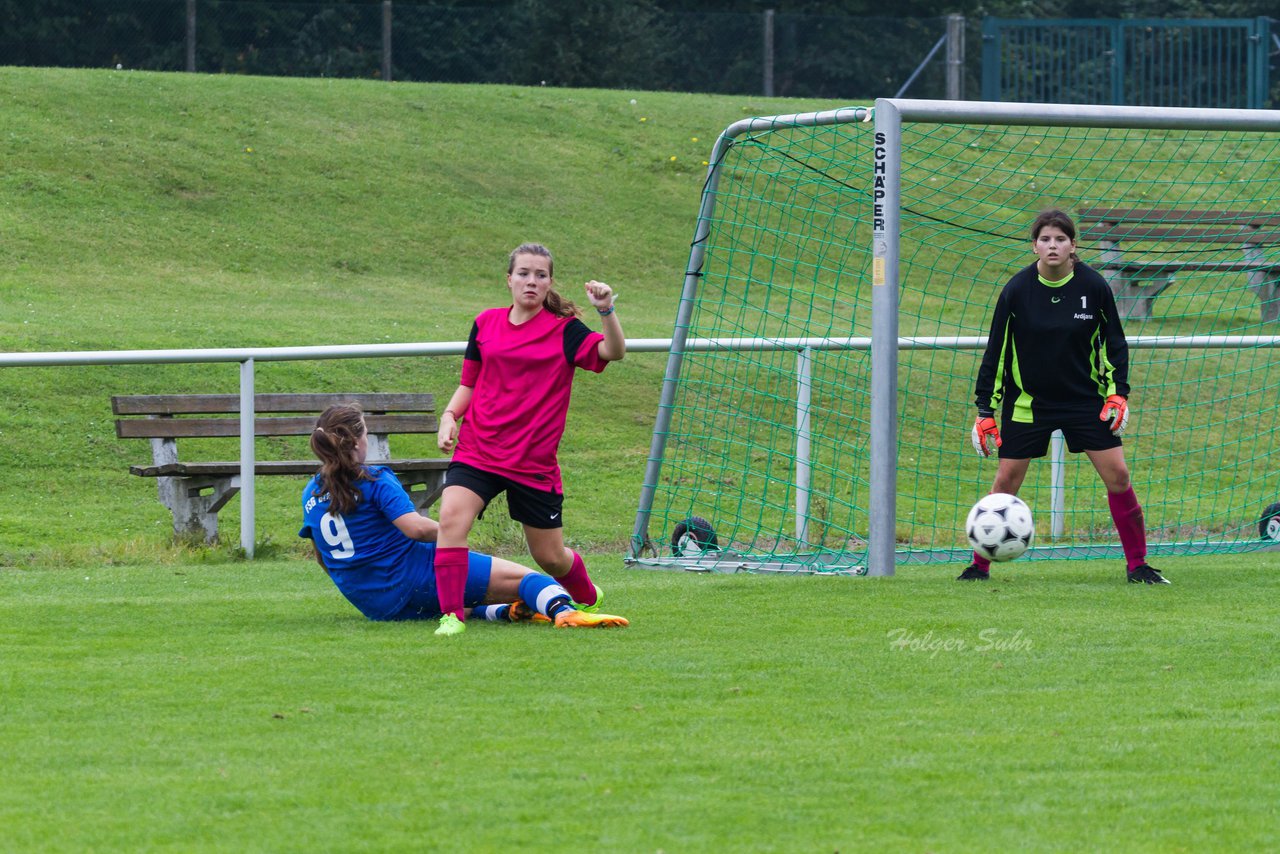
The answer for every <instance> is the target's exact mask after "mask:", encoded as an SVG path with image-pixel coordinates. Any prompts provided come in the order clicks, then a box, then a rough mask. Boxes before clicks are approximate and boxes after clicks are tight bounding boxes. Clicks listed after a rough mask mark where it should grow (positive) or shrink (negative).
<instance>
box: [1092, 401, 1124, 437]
mask: <svg viewBox="0 0 1280 854" xmlns="http://www.w3.org/2000/svg"><path fill="white" fill-rule="evenodd" d="M1098 420H1099V421H1110V422H1111V435H1112V436H1123V435H1124V428H1125V427H1128V426H1129V402H1128V401H1127V400H1125V399H1124V398H1123V397H1121V396H1120V395H1118V394H1113V395H1110V396H1108V397H1107V402H1106V403H1104V404H1102V412H1100V413H1099V414H1098Z"/></svg>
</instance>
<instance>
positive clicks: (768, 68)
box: [764, 9, 773, 98]
mask: <svg viewBox="0 0 1280 854" xmlns="http://www.w3.org/2000/svg"><path fill="white" fill-rule="evenodd" d="M764 96H765V97H766V98H772V97H773V10H772V9H765V10H764Z"/></svg>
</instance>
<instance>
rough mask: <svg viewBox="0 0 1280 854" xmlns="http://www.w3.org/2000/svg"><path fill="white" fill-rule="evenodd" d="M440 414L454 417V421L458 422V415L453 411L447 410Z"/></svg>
mask: <svg viewBox="0 0 1280 854" xmlns="http://www.w3.org/2000/svg"><path fill="white" fill-rule="evenodd" d="M440 414H441V415H452V416H453V420H454V421H457V420H458V413H456V412H454V411H453V410H452V409H446V410H445V411H444V412H441V413H440Z"/></svg>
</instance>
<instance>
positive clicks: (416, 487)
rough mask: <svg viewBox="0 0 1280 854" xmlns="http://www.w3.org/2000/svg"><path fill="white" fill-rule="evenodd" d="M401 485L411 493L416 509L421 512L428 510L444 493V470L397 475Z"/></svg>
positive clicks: (410, 496)
mask: <svg viewBox="0 0 1280 854" xmlns="http://www.w3.org/2000/svg"><path fill="white" fill-rule="evenodd" d="M397 477H399V478H400V485H401V486H403V487H404V488H405V491H406V492H408V493H409V498H411V499H412V500H413V506H414V509H415V510H417V511H418V512H419V513H422V512H424V511H426V510H427V508H429V507H430V506H431V505H432V504H435V503H436V501H438V500H439V499H440V496H441V495H443V494H444V472H442V471H427V472H414V473H412V474H401V475H397Z"/></svg>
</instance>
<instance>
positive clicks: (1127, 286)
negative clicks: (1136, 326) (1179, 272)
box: [1107, 273, 1173, 320]
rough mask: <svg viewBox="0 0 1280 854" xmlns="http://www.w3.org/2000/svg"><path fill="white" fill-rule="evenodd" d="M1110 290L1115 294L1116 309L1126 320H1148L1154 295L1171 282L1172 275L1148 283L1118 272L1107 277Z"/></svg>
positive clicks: (1158, 293)
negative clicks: (1128, 277)
mask: <svg viewBox="0 0 1280 854" xmlns="http://www.w3.org/2000/svg"><path fill="white" fill-rule="evenodd" d="M1107 280H1108V283H1109V284H1110V285H1111V292H1112V293H1114V294H1115V295H1116V309H1117V310H1118V311H1119V312H1120V316H1121V317H1122V318H1125V319H1126V320H1150V319H1151V317H1152V310H1153V308H1154V307H1155V303H1156V297H1158V296H1159V295H1160V293H1161V292H1162V291H1164V290H1165V289H1166V288H1168V287H1169V286H1170V285H1172V284H1173V276H1169V277H1168V278H1165V279H1153V280H1151V281H1150V282H1148V283H1145V284H1144V283H1142V282H1139V281H1137V280H1133V279H1127V278H1125V276H1123V275H1122V274H1119V273H1115V274H1114V275H1113V276H1109V277H1107Z"/></svg>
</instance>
